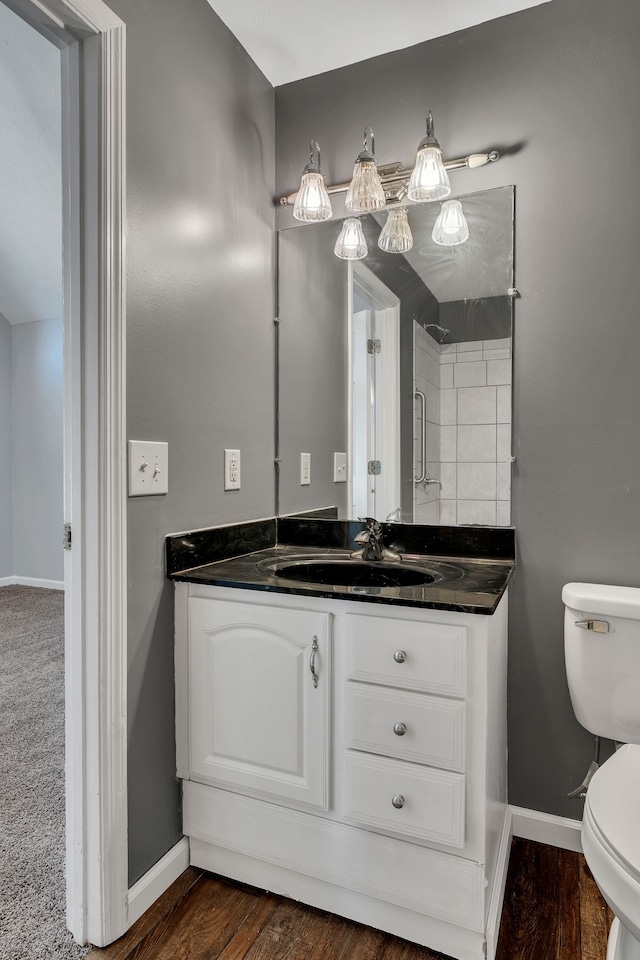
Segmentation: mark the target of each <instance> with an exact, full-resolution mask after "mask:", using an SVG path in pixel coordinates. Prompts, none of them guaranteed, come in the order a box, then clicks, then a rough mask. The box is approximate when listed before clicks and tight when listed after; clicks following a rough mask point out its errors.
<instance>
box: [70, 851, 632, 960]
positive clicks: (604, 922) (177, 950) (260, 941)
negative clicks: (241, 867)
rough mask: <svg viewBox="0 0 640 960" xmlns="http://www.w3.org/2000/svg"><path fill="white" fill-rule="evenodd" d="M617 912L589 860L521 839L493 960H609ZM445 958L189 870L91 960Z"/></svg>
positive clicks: (513, 855)
mask: <svg viewBox="0 0 640 960" xmlns="http://www.w3.org/2000/svg"><path fill="white" fill-rule="evenodd" d="M612 919H613V918H612V916H611V912H610V910H609V908H608V907H607V905H606V904H605V902H604V900H603V899H602V897H601V896H600V892H599V891H598V888H597V887H596V885H595V883H594V881H593V878H592V876H591V873H590V871H589V868H588V867H587V865H586V863H585V861H584V858H583V857H582V856H580V855H579V854H577V853H570V852H569V851H567V850H558V849H556V848H555V847H547V846H545V845H544V844H540V843H532V842H531V841H528V840H519V839H515V840H514V841H513V846H512V849H511V860H510V864H509V875H508V878H507V888H506V893H505V902H504V910H503V914H502V924H501V927H500V940H499V943H498V952H497V958H496V960H605V956H606V943H607V934H608V931H609V926H610V924H611V920H612ZM441 956H442V955H441V954H437V953H434V952H433V951H432V950H428V949H427V948H426V947H419V946H416V945H415V944H412V943H407V942H406V941H404V940H400V939H398V938H397V937H392V936H390V935H389V934H386V933H381V932H380V931H379V930H373V929H371V928H370V927H363V926H361V925H360V924H357V923H352V922H350V921H348V920H343V919H341V918H340V917H335V916H332V915H331V914H327V913H324V912H322V911H321V910H314V909H313V908H312V907H306V906H304V905H303V904H300V903H296V902H294V901H292V900H287V899H285V898H283V897H278V896H275V895H274V894H270V893H264V892H263V891H261V890H256V889H254V888H253V887H247V886H244V885H243V884H240V883H234V882H232V881H230V880H224V879H222V878H220V877H216V876H213V875H211V874H207V873H203V872H202V871H200V870H196V869H195V868H194V867H190V868H189V869H188V870H187V871H185V873H183V874H182V876H181V877H180V878H179V879H178V880H176V882H175V883H174V884H173V886H172V887H170V889H169V890H167V892H166V893H165V894H164V896H162V897H161V898H160V900H158V901H157V903H155V904H154V906H153V907H152V908H151V909H150V910H149V911H148V912H147V913H146V914H145V915H144V916H143V917H141V918H140V920H138V922H137V923H136V924H135V925H134V926H133V927H132V928H131V930H129V931H128V933H127V934H125V936H124V937H122V939H120V940H118V941H117V943H114V944H112V945H111V946H110V947H107V948H106V949H104V950H98V949H97V948H94V949H93V950H92V951H91V953H90V954H89V957H90V958H91V960H435V958H438V957H441Z"/></svg>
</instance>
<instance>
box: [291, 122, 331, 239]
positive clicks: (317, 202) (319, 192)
mask: <svg viewBox="0 0 640 960" xmlns="http://www.w3.org/2000/svg"><path fill="white" fill-rule="evenodd" d="M314 154H315V157H317V160H316V159H315V158H314ZM293 215H294V217H295V218H296V220H303V221H304V222H305V223H317V222H318V221H320V220H329V219H330V217H332V216H333V209H332V207H331V200H330V199H329V194H328V193H327V188H326V187H325V184H324V177H323V176H322V171H321V169H320V145H319V143H318V141H317V140H312V141H311V143H310V144H309V163H308V164H307V165H306V167H305V168H304V170H303V171H302V180H301V181H300V189H299V190H298V194H297V196H296V202H295V204H294V207H293Z"/></svg>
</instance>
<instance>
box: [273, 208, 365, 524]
mask: <svg viewBox="0 0 640 960" xmlns="http://www.w3.org/2000/svg"><path fill="white" fill-rule="evenodd" d="M334 234H335V226H334V224H333V223H332V222H331V221H329V223H326V224H314V225H312V226H308V227H307V228H306V229H305V227H304V226H303V227H300V229H297V230H283V231H282V232H281V233H280V236H279V240H278V285H279V303H278V313H279V315H280V350H279V355H280V377H279V384H280V392H279V403H280V410H279V414H280V417H279V419H280V459H281V463H280V482H279V504H278V509H279V512H280V513H282V514H286V513H294V512H295V511H297V510H299V511H302V510H310V509H316V508H318V507H326V506H336V507H337V508H338V515H339V516H340V517H345V516H347V515H348V510H347V491H348V485H347V484H346V483H334V481H333V454H334V453H340V452H343V453H346V452H347V417H346V409H347V350H348V346H347V262H346V260H340V259H339V258H338V257H334V256H333V252H331V251H332V244H334V243H335V235H334ZM327 250H329V251H330V253H329V254H327ZM303 452H304V453H310V454H311V483H310V484H309V485H308V486H307V485H305V486H301V484H300V454H301V453H303Z"/></svg>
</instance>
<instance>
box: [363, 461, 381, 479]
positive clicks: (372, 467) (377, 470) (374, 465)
mask: <svg viewBox="0 0 640 960" xmlns="http://www.w3.org/2000/svg"><path fill="white" fill-rule="evenodd" d="M367 473H368V474H369V476H370V477H379V476H380V474H381V473H382V464H381V463H380V461H379V460H369V463H368V464H367Z"/></svg>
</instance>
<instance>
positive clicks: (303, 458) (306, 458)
mask: <svg viewBox="0 0 640 960" xmlns="http://www.w3.org/2000/svg"><path fill="white" fill-rule="evenodd" d="M310 483H311V454H310V453H301V454H300V486H301V487H307V486H309V484H310Z"/></svg>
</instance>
